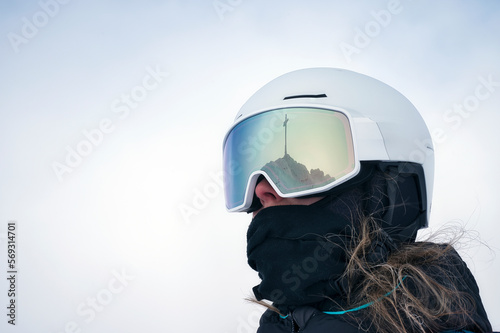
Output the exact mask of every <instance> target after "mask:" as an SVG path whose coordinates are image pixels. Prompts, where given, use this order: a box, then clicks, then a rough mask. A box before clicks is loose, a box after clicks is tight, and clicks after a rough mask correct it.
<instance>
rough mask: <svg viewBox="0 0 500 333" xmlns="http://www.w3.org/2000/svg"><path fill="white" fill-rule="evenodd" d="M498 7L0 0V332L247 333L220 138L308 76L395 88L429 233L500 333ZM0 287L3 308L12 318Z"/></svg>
mask: <svg viewBox="0 0 500 333" xmlns="http://www.w3.org/2000/svg"><path fill="white" fill-rule="evenodd" d="M499 33H500V2H498V1H492V0H490V1H486V0H485V1H476V2H472V1H466V0H459V1H451V0H449V1H439V2H437V1H430V0H427V1H410V0H401V1H393V0H387V1H356V2H353V1H326V0H317V1H307V2H306V1H298V0H295V1H284V0H278V1H273V2H272V3H270V2H269V1H267V2H266V1H263V0H254V1H244V0H240V1H236V0H232V1H229V0H220V1H199V0H193V1H158V0H156V1H153V0H151V1H142V2H139V1H135V2H134V1H108V2H106V3H102V2H100V1H77V0H72V1H68V0H65V1H62V0H59V1H57V0H41V1H31V0H29V1H28V0H27V1H23V2H22V3H19V2H5V1H4V2H2V3H1V4H0V35H1V36H3V37H2V38H1V39H0V60H1V61H0V74H1V77H2V80H0V91H1V92H2V93H1V97H2V98H0V112H1V115H2V119H3V121H2V122H0V133H1V135H2V140H0V156H1V157H2V159H1V161H2V162H1V163H0V168H1V169H0V170H1V173H0V188H1V189H2V190H1V191H0V199H1V200H0V243H2V244H0V267H2V268H1V270H2V271H3V272H0V274H2V275H5V274H7V273H6V272H7V268H6V264H7V253H6V244H5V243H6V241H7V239H6V238H5V236H6V233H7V224H8V222H9V221H12V220H14V221H17V233H18V237H17V241H18V243H17V249H18V270H19V273H18V285H17V289H18V290H17V291H18V297H17V300H16V302H17V303H16V304H17V305H18V308H17V319H16V326H17V327H15V328H14V327H13V326H12V325H9V324H8V323H7V318H6V316H5V314H6V311H7V309H5V307H3V308H4V310H2V311H3V312H5V313H0V315H1V316H0V318H3V319H2V320H1V321H0V330H1V331H2V332H34V331H37V332H53V333H55V332H58V333H59V332H65V330H66V331H68V332H69V331H71V330H76V329H81V332H96V333H100V332H103V333H104V332H106V333H108V332H146V331H160V332H163V331H165V332H167V331H169V332H196V331H202V330H203V331H207V330H208V331H209V332H247V331H248V332H250V331H255V330H256V327H257V320H258V314H259V313H260V312H262V309H260V308H257V307H255V306H253V305H249V304H247V303H246V302H245V301H244V300H243V299H244V298H245V297H247V296H248V295H250V294H251V288H252V287H253V286H254V285H256V284H258V283H259V280H258V277H257V273H255V272H254V271H252V270H251V269H250V268H249V267H248V266H247V264H246V253H245V250H246V248H245V246H246V237H245V235H246V229H247V227H248V223H249V222H250V216H248V215H246V214H235V213H231V214H230V213H227V212H226V211H225V207H224V202H223V193H222V185H221V178H220V173H221V164H222V161H221V153H222V140H223V138H224V135H225V134H226V130H227V129H228V128H229V127H230V125H231V124H232V121H233V119H234V116H235V115H236V113H237V111H238V109H239V108H240V107H241V106H242V105H243V103H244V102H245V101H246V99H247V98H249V97H250V96H251V95H252V94H253V93H254V92H255V91H256V90H257V89H258V88H260V87H261V86H262V85H264V84H265V83H267V82H268V81H270V80H272V79H273V78H275V77H277V76H279V75H281V74H284V73H286V72H289V71H292V70H295V69H300V68H307V67H320V66H328V67H340V68H346V69H350V70H355V71H358V72H361V73H364V74H367V75H370V76H373V77H375V78H377V79H380V80H382V81H384V82H385V83H387V84H389V85H391V86H393V87H394V88H396V89H398V90H399V91H401V92H402V93H403V94H404V95H405V96H406V97H408V98H409V99H410V100H411V101H412V102H413V103H414V104H415V106H416V107H417V108H418V109H419V110H420V112H421V113H422V115H423V117H424V119H425V120H426V122H427V124H428V126H429V129H430V130H431V132H432V133H433V135H434V140H435V143H434V144H435V152H436V172H435V177H436V181H435V187H434V201H433V208H432V215H431V222H430V226H431V228H430V229H431V230H433V231H434V230H437V229H439V227H440V226H442V225H445V224H446V223H448V222H452V223H453V225H455V226H459V227H463V228H465V229H467V230H471V231H470V232H468V233H467V236H465V238H464V239H463V241H462V246H460V247H459V250H460V253H461V254H462V255H463V257H464V259H465V260H466V261H467V263H468V265H469V267H470V268H471V270H472V271H473V273H474V274H475V276H476V279H477V281H478V283H479V286H480V289H481V295H482V297H483V301H484V304H485V306H486V309H487V311H488V312H489V316H490V320H491V321H492V323H493V325H494V328H495V329H496V330H500V319H499V318H498V316H497V317H495V315H496V314H497V313H500V307H499V305H498V299H497V298H498V295H499V294H500V289H499V287H498V283H497V281H496V280H497V277H498V276H500V261H499V259H498V254H499V253H500V252H499V251H500V248H499V246H498V244H499V243H500V227H498V226H497V222H496V221H497V219H498V215H499V213H500V211H499V208H498V207H499V206H498V191H497V189H496V186H497V185H498V184H500V177H499V175H498V173H497V168H498V167H497V166H498V162H499V160H500V158H499V155H498V146H499V144H500V136H499V131H498V124H499V123H500V114H499V113H498V106H499V105H500V63H499V61H498V59H499V58H500V43H499V42H498V36H499ZM7 290H8V286H7V281H6V280H4V279H2V280H0V304H7V303H8V302H9V301H10V298H9V297H8V296H7Z"/></svg>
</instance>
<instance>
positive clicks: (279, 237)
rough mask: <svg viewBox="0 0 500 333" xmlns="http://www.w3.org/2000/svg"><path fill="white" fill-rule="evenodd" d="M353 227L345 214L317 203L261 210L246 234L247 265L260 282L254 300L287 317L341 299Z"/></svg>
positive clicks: (255, 288)
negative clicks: (294, 311)
mask: <svg viewBox="0 0 500 333" xmlns="http://www.w3.org/2000/svg"><path fill="white" fill-rule="evenodd" d="M351 228H352V227H351V223H350V221H348V220H347V219H346V218H344V217H343V216H342V215H339V214H335V213H333V212H332V211H330V210H327V209H324V208H318V207H317V206H315V205H311V206H300V205H299V206H274V207H268V208H265V209H263V210H261V211H260V212H259V213H258V214H257V215H256V216H255V218H254V219H253V220H252V222H251V224H250V226H249V229H248V233H247V256H248V264H249V265H250V267H252V268H253V269H254V270H256V271H257V272H258V273H259V277H260V278H261V279H262V282H261V283H260V284H259V285H258V286H256V287H254V289H253V291H254V294H255V296H256V298H257V299H258V300H261V299H267V300H270V301H272V302H273V304H274V306H276V307H277V308H278V309H279V310H280V311H282V312H283V313H287V312H288V311H289V310H291V309H293V308H295V307H296V306H299V305H305V304H312V303H318V302H321V301H324V300H325V297H335V296H337V295H338V294H339V293H340V291H339V289H338V286H337V285H336V281H337V279H338V278H339V277H340V276H341V275H342V273H343V272H344V270H345V268H346V264H347V263H346V253H345V248H346V245H347V244H348V243H349V242H350V239H351V235H352V230H351Z"/></svg>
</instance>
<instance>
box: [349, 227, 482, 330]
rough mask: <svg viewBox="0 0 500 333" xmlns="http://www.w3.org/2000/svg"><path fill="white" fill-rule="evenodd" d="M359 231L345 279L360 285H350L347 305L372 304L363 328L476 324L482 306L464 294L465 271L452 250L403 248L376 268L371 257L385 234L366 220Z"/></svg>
mask: <svg viewBox="0 0 500 333" xmlns="http://www.w3.org/2000/svg"><path fill="white" fill-rule="evenodd" d="M353 230H354V231H353V233H354V234H353V241H352V243H351V246H348V250H347V251H348V253H347V255H348V257H349V262H348V266H347V269H346V270H345V273H344V278H345V279H346V280H347V281H357V283H356V284H355V285H354V284H348V290H347V304H349V306H350V307H357V306H361V305H363V304H367V303H371V305H370V306H369V307H368V308H366V309H365V311H364V312H363V313H364V315H363V317H364V318H365V319H367V320H363V318H359V316H358V317H353V318H354V319H355V320H357V321H358V322H359V323H360V327H362V328H364V329H367V330H370V331H372V330H373V331H376V332H441V331H444V330H446V328H450V327H454V328H463V327H466V326H468V325H471V323H472V324H473V323H474V319H473V318H472V315H471V314H472V313H473V312H474V310H475V306H476V304H475V302H474V299H473V298H472V296H471V295H469V294H468V293H467V292H465V291H464V290H461V289H459V286H462V285H463V283H464V282H463V280H460V279H463V272H461V271H460V270H463V269H464V268H463V264H462V263H461V259H460V257H459V255H458V253H457V252H456V251H455V249H454V248H453V246H452V245H451V244H436V243H432V242H412V243H404V244H400V245H399V246H398V248H397V249H396V250H394V251H392V252H391V253H390V254H389V255H388V258H387V261H386V262H382V263H380V264H373V263H372V262H369V261H368V260H367V258H368V257H369V255H370V252H369V251H371V249H372V248H373V246H372V243H373V241H374V240H376V239H380V233H383V232H384V231H383V230H382V229H381V228H380V227H379V225H378V224H377V223H376V221H374V220H373V219H372V218H370V217H363V218H362V219H361V222H360V225H359V228H353ZM361 322H363V324H361ZM366 323H368V324H366ZM366 325H372V327H366Z"/></svg>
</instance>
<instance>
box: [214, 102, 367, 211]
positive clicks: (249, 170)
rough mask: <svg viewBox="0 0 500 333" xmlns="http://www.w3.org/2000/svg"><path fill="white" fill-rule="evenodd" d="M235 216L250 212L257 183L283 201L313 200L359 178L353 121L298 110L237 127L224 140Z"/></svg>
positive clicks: (336, 113)
mask: <svg viewBox="0 0 500 333" xmlns="http://www.w3.org/2000/svg"><path fill="white" fill-rule="evenodd" d="M223 154H224V155H223V159H224V162H223V168H224V169H223V171H224V186H225V196H226V207H227V209H228V210H229V211H233V212H235V211H248V210H249V207H250V206H251V205H252V200H253V197H254V190H255V186H256V183H257V179H258V178H259V177H260V176H264V177H265V178H266V179H267V180H268V181H269V183H270V184H271V185H272V186H273V188H274V190H275V191H276V192H277V193H278V195H279V196H281V197H284V198H290V197H301V196H310V195H312V194H318V193H321V192H325V191H327V190H329V189H331V188H333V187H335V186H336V185H338V184H341V183H343V182H345V181H346V180H348V179H350V178H352V177H354V176H355V175H356V174H357V173H358V172H359V168H360V167H359V161H358V159H357V156H356V155H355V151H354V142H353V135H352V131H351V125H350V121H349V118H348V117H347V116H346V114H344V113H342V112H340V111H334V110H328V109H320V108H310V107H296V108H283V109H275V110H271V111H266V112H262V113H259V114H256V115H254V116H251V117H249V118H247V119H244V120H242V121H241V122H239V123H237V124H236V125H235V126H234V127H233V128H232V129H231V130H230V131H229V133H228V134H227V136H226V138H225V140H224V151H223Z"/></svg>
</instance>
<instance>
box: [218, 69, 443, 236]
mask: <svg viewBox="0 0 500 333" xmlns="http://www.w3.org/2000/svg"><path fill="white" fill-rule="evenodd" d="M367 161H379V162H388V163H392V164H395V165H399V166H400V171H401V172H407V173H415V174H420V179H419V181H418V182H417V183H418V185H417V186H418V187H419V188H418V191H419V193H420V197H421V202H422V205H423V207H422V211H423V212H425V214H423V215H425V221H422V222H421V223H420V226H419V227H425V226H427V224H428V217H429V212H430V205H431V201H432V200H431V199H432V186H433V176H434V151H433V145H432V139H431V136H430V133H429V130H428V129H427V126H426V124H425V122H424V120H423V119H422V117H421V115H420V114H419V112H418V111H417V109H416V108H415V107H414V106H413V105H412V103H411V102H410V101H409V100H408V99H407V98H406V97H404V96H403V95H402V94H401V93H399V92H398V91H397V90H395V89H394V88H392V87H390V86H388V85H386V84H385V83H383V82H381V81H379V80H376V79H374V78H371V77H369V76H366V75H363V74H359V73H356V72H352V71H349V70H344V69H336V68H309V69H302V70H297V71H293V72H290V73H287V74H284V75H282V76H280V77H278V78H276V79H274V80H272V81H271V82H269V83H268V84H266V85H265V86H263V87H262V88H261V89H259V90H258V91H257V92H256V93H255V94H254V95H253V96H252V97H250V99H249V100H248V101H247V102H246V103H245V104H244V105H243V107H242V108H241V110H240V111H239V112H238V114H237V116H236V119H235V122H234V124H233V125H232V127H231V128H230V129H229V131H228V132H227V134H226V136H225V139H224V181H225V195H226V206H227V209H228V210H229V211H239V212H244V211H249V210H250V207H251V205H252V200H253V195H254V190H255V186H256V183H257V179H258V178H259V177H260V176H264V177H266V178H267V180H268V181H269V183H270V184H271V185H272V186H273V188H274V189H275V190H276V192H277V193H278V194H279V195H280V196H282V197H302V196H312V195H315V194H317V195H318V196H319V195H321V193H325V192H328V191H330V190H332V189H334V188H335V187H336V186H339V185H340V184H343V183H346V182H348V181H350V180H351V179H355V177H356V175H358V173H359V172H360V169H361V165H362V164H363V163H364V162H367ZM415 166H416V167H415ZM417 169H418V170H417Z"/></svg>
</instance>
